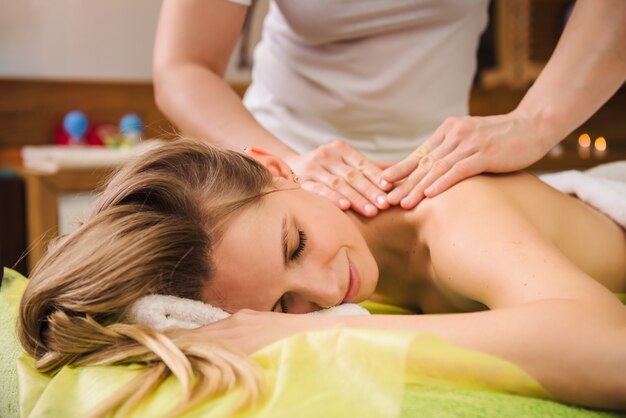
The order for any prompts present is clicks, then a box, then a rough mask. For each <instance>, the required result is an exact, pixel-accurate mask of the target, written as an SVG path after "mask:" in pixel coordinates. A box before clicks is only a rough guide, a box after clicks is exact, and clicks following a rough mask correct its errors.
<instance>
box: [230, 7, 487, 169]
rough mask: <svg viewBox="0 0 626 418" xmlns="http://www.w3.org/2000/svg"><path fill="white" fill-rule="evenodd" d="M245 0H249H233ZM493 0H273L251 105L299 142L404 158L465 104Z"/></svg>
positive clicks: (302, 148) (257, 54)
mask: <svg viewBox="0 0 626 418" xmlns="http://www.w3.org/2000/svg"><path fill="white" fill-rule="evenodd" d="M232 1H236V2H238V3H242V2H243V3H246V0H232ZM487 6H488V0H270V6H269V11H268V14H267V16H266V18H265V21H264V26H263V34H262V40H261V42H260V43H259V44H258V46H257V47H256V49H255V51H254V67H253V71H252V84H251V86H250V88H249V89H248V91H247V93H246V96H245V98H244V104H245V106H246V107H247V108H248V109H249V110H250V111H251V112H252V114H253V115H254V117H255V118H256V119H257V121H258V122H259V123H260V124H261V125H263V126H264V127H265V128H266V129H268V130H269V131H270V132H272V133H273V134H274V135H276V136H277V137H278V138H280V139H281V140H282V141H284V142H285V143H287V144H288V145H290V146H291V147H293V148H294V149H295V150H297V151H299V152H306V151H309V150H312V149H314V148H316V147H318V146H319V145H322V144H325V143H327V142H329V141H332V140H334V139H345V140H347V141H348V142H349V143H351V144H352V145H353V146H354V147H355V148H357V149H359V150H361V151H362V152H363V153H364V154H365V155H367V156H368V157H370V158H372V159H374V160H378V161H397V160H400V159H402V158H404V157H405V156H406V155H407V154H409V153H410V152H411V151H413V150H414V149H415V148H416V147H417V146H418V145H419V144H420V143H421V142H423V141H424V140H425V139H426V138H428V136H429V135H430V134H431V133H432V132H433V131H434V130H435V129H436V128H437V126H439V124H440V123H441V122H442V121H443V120H444V119H445V118H446V117H448V116H452V115H465V114H467V112H468V101H469V93H470V89H471V84H472V79H473V77H474V73H475V70H476V51H477V48H478V41H479V37H480V34H481V33H482V31H483V30H484V28H485V26H486V23H487V19H488V17H487Z"/></svg>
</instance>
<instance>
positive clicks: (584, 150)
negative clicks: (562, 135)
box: [578, 134, 591, 160]
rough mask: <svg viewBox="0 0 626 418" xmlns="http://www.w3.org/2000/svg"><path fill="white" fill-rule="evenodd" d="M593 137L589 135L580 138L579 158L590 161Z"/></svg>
mask: <svg viewBox="0 0 626 418" xmlns="http://www.w3.org/2000/svg"><path fill="white" fill-rule="evenodd" d="M590 147H591V137H590V136H589V134H582V135H580V136H579V137H578V158H580V159H581V160H588V159H589V157H590V156H591V149H590Z"/></svg>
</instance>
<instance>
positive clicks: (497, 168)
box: [383, 0, 626, 209]
mask: <svg viewBox="0 0 626 418" xmlns="http://www.w3.org/2000/svg"><path fill="white" fill-rule="evenodd" d="M625 80H626V1H624V0H578V1H577V2H576V6H575V7H574V10H573V12H572V15H571V17H570V19H569V21H568V23H567V25H566V27H565V30H564V32H563V35H562V36H561V39H560V40H559V43H558V45H557V47H556V49H555V51H554V53H553V55H552V57H551V58H550V60H549V61H548V63H547V65H546V67H545V68H544V69H543V71H542V72H541V74H540V75H539V77H538V78H537V80H536V82H535V83H534V85H533V86H532V87H531V88H530V89H529V90H528V92H527V93H526V95H525V96H524V98H523V99H522V101H521V102H520V104H519V105H518V107H517V108H516V109H515V110H514V111H512V112H511V113H508V114H506V115H497V116H488V117H469V116H468V117H460V118H454V117H453V118H449V119H448V120H446V121H445V122H444V123H443V124H442V125H441V126H440V127H439V128H438V129H437V130H436V131H435V133H434V134H433V136H432V137H430V138H429V139H428V140H427V141H426V142H425V143H424V144H423V145H422V146H421V147H419V148H418V149H417V150H416V151H415V152H414V153H413V154H412V155H410V156H409V157H407V158H406V159H405V160H403V161H401V162H400V163H398V164H396V165H395V166H393V167H391V168H389V169H387V170H386V171H385V172H384V173H383V177H384V178H385V179H386V180H387V181H394V182H396V181H401V180H405V181H404V182H403V183H402V184H401V185H399V186H398V187H397V188H396V190H395V191H392V192H391V194H390V195H389V201H390V203H392V204H401V205H402V207H404V208H407V209H409V208H412V207H414V206H415V205H416V204H417V203H418V202H419V201H421V200H422V199H423V198H424V197H425V196H426V197H432V196H435V195H437V194H439V193H441V192H443V191H445V190H447V189H448V188H450V187H451V186H452V185H454V184H456V183H457V182H459V181H461V180H463V179H465V178H467V177H470V176H473V175H475V174H478V173H481V172H494V173H499V172H509V171H515V170H519V169H523V168H526V167H528V166H529V165H531V164H533V163H535V162H536V161H538V160H539V159H540V158H542V157H543V156H544V155H545V154H546V153H547V152H548V151H549V150H550V148H552V147H553V146H554V145H555V144H557V143H558V142H560V141H561V140H563V139H564V138H565V137H566V136H567V135H568V134H569V133H571V132H572V131H573V130H574V129H576V128H577V127H579V126H580V125H581V124H582V123H584V122H585V121H586V120H587V119H588V118H589V117H591V116H592V115H593V114H594V113H595V112H596V111H597V110H598V109H599V108H600V107H601V106H602V105H603V104H604V103H605V102H606V101H607V100H608V99H609V98H610V97H611V96H612V95H613V94H614V93H615V92H616V91H617V89H618V88H619V87H620V86H621V85H622V84H623V83H624V81H625Z"/></svg>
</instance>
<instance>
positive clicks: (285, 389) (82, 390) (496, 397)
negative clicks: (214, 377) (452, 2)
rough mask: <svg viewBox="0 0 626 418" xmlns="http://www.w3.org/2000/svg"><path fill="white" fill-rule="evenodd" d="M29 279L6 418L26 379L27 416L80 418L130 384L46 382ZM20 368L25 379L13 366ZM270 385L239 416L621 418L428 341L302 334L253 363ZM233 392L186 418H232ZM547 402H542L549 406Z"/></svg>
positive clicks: (116, 371) (500, 365)
mask: <svg viewBox="0 0 626 418" xmlns="http://www.w3.org/2000/svg"><path fill="white" fill-rule="evenodd" d="M25 284H26V279H24V278H23V277H21V276H19V275H18V274H16V273H15V272H12V271H10V270H8V269H5V271H4V279H3V282H2V287H1V288H0V353H2V355H3V357H1V358H0V362H1V363H2V364H0V366H1V367H2V369H1V370H0V375H1V376H0V383H1V384H2V389H3V390H2V398H1V399H0V401H1V402H2V409H0V416H2V417H12V416H19V414H18V411H17V409H16V408H17V406H16V403H17V400H16V399H15V398H14V396H15V394H13V398H12V397H11V393H10V392H11V391H10V390H7V389H10V388H14V387H15V386H16V384H17V382H16V381H17V380H18V379H19V392H20V393H19V405H20V407H21V415H22V416H25V417H47V416H58V417H82V416H84V415H85V414H86V413H87V412H88V411H90V410H93V408H94V407H95V406H96V405H98V403H99V402H101V401H102V400H104V399H106V398H107V396H109V395H110V394H112V393H113V392H115V391H116V390H117V389H118V388H120V387H121V386H122V385H123V384H124V383H125V382H128V381H129V380H130V379H132V378H133V377H134V376H135V375H136V373H137V370H136V368H134V367H133V366H125V367H121V366H120V367H80V368H70V367H66V368H64V369H63V370H62V371H61V372H60V373H58V374H57V375H56V376H55V377H54V378H49V377H47V376H44V375H41V374H39V373H38V372H37V371H36V370H35V369H34V368H33V366H32V360H31V359H30V358H28V357H27V356H26V355H24V354H21V355H20V350H19V348H18V346H17V342H16V340H15V332H14V321H15V313H16V311H17V304H18V302H19V297H20V295H21V293H22V292H23V289H24V287H25ZM18 357H19V359H18V360H17V366H18V367H17V374H18V375H19V377H18V376H16V374H15V364H16V358H18ZM253 358H254V359H255V360H257V361H258V362H259V363H260V364H261V366H262V368H263V369H264V372H265V374H266V377H267V381H268V382H269V388H270V391H269V393H270V394H269V396H268V397H267V398H265V400H264V401H262V402H260V403H258V404H257V405H255V406H254V407H252V408H250V409H247V410H245V411H243V412H241V413H240V414H239V415H237V416H238V417H242V418H243V417H289V418H292V417H302V418H306V417H353V416H354V417H363V418H369V417H371V418H374V417H375V418H385V417H399V416H400V417H415V416H419V417H509V416H510V417H530V416H538V417H579V416H580V417H591V416H616V415H614V414H609V413H602V412H595V411H589V410H585V409H582V408H575V407H571V406H566V405H562V404H559V403H557V402H553V401H550V400H547V399H546V398H547V397H548V396H549V395H548V394H547V393H546V392H545V391H544V390H543V389H542V388H541V387H540V386H539V385H538V384H537V383H536V382H535V381H534V380H533V379H532V378H530V377H529V376H528V375H526V374H525V373H524V372H523V371H522V370H520V369H519V368H517V367H516V366H514V365H512V364H510V363H508V362H505V361H502V360H499V359H497V358H494V357H491V356H487V355H484V354H482V353H478V352H474V351H469V350H466V349H462V348H459V347H456V346H454V345H451V344H448V343H446V342H445V341H443V340H441V339H438V338H435V337H433V336H431V335H428V334H424V333H408V332H389V331H373V330H352V329H343V330H334V331H324V332H311V333H304V334H300V335H295V336H293V337H290V338H286V339H284V340H282V341H279V342H277V343H275V344H273V345H271V346H269V347H267V348H265V349H263V350H261V351H259V352H257V353H255V354H254V355H253ZM179 396H180V389H179V386H178V383H177V382H176V380H175V379H174V378H170V379H169V380H167V381H166V382H165V383H164V384H163V385H161V387H160V388H159V389H158V391H157V392H156V393H155V394H154V395H152V396H151V397H150V399H148V400H147V401H145V402H144V403H143V404H142V406H140V408H139V409H137V410H136V411H135V416H137V417H148V416H149V417H155V416H160V415H162V414H163V413H165V412H166V411H168V410H169V409H171V408H172V407H173V406H174V405H175V404H176V402H177V400H178V397H179ZM239 396H240V393H239V391H238V389H234V390H232V391H230V392H229V393H227V394H225V395H223V396H220V397H219V398H216V399H213V400H210V401H207V402H205V403H204V404H203V405H201V406H200V407H198V408H196V409H194V410H192V411H189V412H188V413H186V414H185V416H186V417H201V416H202V417H221V416H227V415H226V414H228V410H229V409H230V406H231V405H232V404H233V403H235V402H236V401H237V399H238V397H239ZM541 398H543V399H541Z"/></svg>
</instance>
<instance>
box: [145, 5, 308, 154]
mask: <svg viewBox="0 0 626 418" xmlns="http://www.w3.org/2000/svg"><path fill="white" fill-rule="evenodd" d="M247 11H248V8H247V7H244V6H242V5H238V4H235V3H231V2H228V1H225V0H219V1H216V0H164V2H163V6H162V9H161V15H160V18H159V25H158V30H157V36H156V41H155V47H154V62H153V73H154V89H155V99H156V102H157V105H158V107H159V108H160V109H161V110H162V111H163V113H165V114H166V115H167V116H168V118H170V119H171V120H172V121H173V122H174V123H176V125H178V127H179V128H180V129H182V131H183V132H184V133H185V134H186V135H189V136H192V137H195V138H199V139H204V140H207V141H209V142H212V143H217V144H220V145H224V146H227V147H230V148H236V149H240V150H241V149H242V148H244V147H246V146H251V145H254V146H256V147H259V148H262V149H265V150H267V151H269V152H271V153H273V154H275V155H279V156H281V157H283V158H286V157H288V156H291V155H295V154H296V152H295V151H293V150H292V149H291V148H289V147H288V146H287V145H285V144H284V143H283V142H281V141H280V140H278V139H277V138H276V137H274V136H273V135H272V134H271V133H269V132H268V131H267V130H265V129H264V128H263V127H262V126H261V125H259V124H258V123H257V122H256V121H255V119H254V118H253V117H252V115H251V114H250V113H249V112H248V111H247V110H246V108H245V107H244V106H243V104H242V102H241V99H240V98H239V96H238V95H237V94H236V93H235V92H234V91H233V90H232V89H231V88H230V87H229V86H228V84H227V83H226V82H225V81H224V73H225V72H226V68H227V65H228V61H229V58H230V56H231V53H232V51H233V49H234V47H235V44H236V43H237V39H238V38H239V35H240V33H241V28H242V26H243V22H244V20H245V17H246V13H247Z"/></svg>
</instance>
